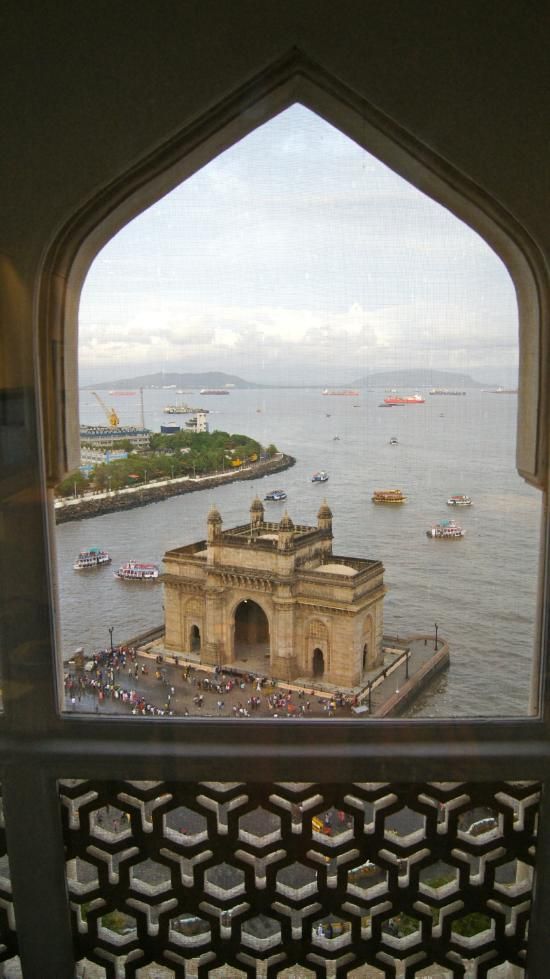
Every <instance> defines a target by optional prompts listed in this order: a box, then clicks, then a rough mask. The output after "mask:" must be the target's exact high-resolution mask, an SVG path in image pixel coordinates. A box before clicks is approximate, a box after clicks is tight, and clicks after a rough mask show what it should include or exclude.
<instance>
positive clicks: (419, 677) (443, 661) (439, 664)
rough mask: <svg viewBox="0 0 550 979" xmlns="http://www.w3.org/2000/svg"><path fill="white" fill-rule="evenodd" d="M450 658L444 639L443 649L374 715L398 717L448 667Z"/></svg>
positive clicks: (386, 700) (420, 668) (419, 669)
mask: <svg viewBox="0 0 550 979" xmlns="http://www.w3.org/2000/svg"><path fill="white" fill-rule="evenodd" d="M449 659H450V657H449V647H448V645H447V643H446V642H444V641H442V646H441V649H440V650H439V651H438V652H437V653H434V654H433V656H431V657H430V659H429V660H428V661H427V662H426V663H424V664H423V665H422V666H420V667H419V668H418V669H417V670H416V672H415V673H413V675H412V676H411V677H409V679H408V680H406V681H405V683H404V684H403V686H402V687H401V688H400V689H399V690H396V691H395V693H393V694H391V695H390V696H389V697H388V698H387V699H385V700H384V702H383V703H382V704H381V705H380V706H379V707H378V708H377V710H376V711H374V712H373V714H372V716H373V717H398V716H399V715H400V714H402V713H403V711H405V710H406V709H407V708H408V707H410V705H411V704H412V702H413V701H414V700H416V698H417V697H418V695H419V694H420V693H421V692H422V691H423V690H424V689H425V688H426V687H427V686H428V684H429V683H430V682H431V681H432V680H433V678H434V677H435V676H436V675H437V674H438V673H440V672H441V671H442V670H446V669H447V667H448V665H449Z"/></svg>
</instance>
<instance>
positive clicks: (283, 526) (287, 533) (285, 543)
mask: <svg viewBox="0 0 550 979" xmlns="http://www.w3.org/2000/svg"><path fill="white" fill-rule="evenodd" d="M278 536H279V542H278V548H279V550H280V551H287V550H288V549H289V548H290V547H291V546H292V541H293V539H294V524H293V523H292V520H291V519H290V517H289V515H288V513H287V511H286V510H285V513H284V516H283V518H282V520H281V521H280V523H279V535H278Z"/></svg>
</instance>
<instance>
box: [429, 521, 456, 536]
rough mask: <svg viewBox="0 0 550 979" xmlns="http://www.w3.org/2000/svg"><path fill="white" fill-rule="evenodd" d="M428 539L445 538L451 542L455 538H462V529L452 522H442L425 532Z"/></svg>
mask: <svg viewBox="0 0 550 979" xmlns="http://www.w3.org/2000/svg"><path fill="white" fill-rule="evenodd" d="M426 534H427V536H428V537H438V538H445V539H447V540H453V539H454V538H455V537H464V531H463V529H462V527H459V526H458V524H457V523H455V521H454V520H442V521H441V523H437V524H434V526H433V527H432V528H431V530H427V531H426Z"/></svg>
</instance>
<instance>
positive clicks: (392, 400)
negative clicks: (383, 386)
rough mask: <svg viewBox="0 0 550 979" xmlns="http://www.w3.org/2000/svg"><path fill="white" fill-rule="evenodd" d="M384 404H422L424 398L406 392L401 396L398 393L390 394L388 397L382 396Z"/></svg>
mask: <svg viewBox="0 0 550 979" xmlns="http://www.w3.org/2000/svg"><path fill="white" fill-rule="evenodd" d="M384 404H385V405H423V404H424V398H421V397H420V395H419V394H406V395H405V397H402V396H401V395H400V394H390V396H389V397H388V398H384Z"/></svg>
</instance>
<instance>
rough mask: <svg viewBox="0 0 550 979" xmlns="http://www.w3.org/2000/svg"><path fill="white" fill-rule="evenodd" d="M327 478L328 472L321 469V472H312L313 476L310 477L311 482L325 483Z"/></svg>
mask: <svg viewBox="0 0 550 979" xmlns="http://www.w3.org/2000/svg"><path fill="white" fill-rule="evenodd" d="M327 479H328V473H326V472H325V471H324V470H321V472H318V473H313V476H312V477H311V482H312V483H326V481H327Z"/></svg>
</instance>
